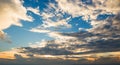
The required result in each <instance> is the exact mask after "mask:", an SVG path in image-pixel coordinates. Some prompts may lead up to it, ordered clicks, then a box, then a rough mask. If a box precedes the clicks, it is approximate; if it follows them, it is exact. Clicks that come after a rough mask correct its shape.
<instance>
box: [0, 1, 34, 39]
mask: <svg viewBox="0 0 120 65" xmlns="http://www.w3.org/2000/svg"><path fill="white" fill-rule="evenodd" d="M0 9H1V10H0V14H1V15H0V30H1V31H2V30H4V29H7V28H8V27H10V26H11V25H17V26H22V24H21V23H20V20H26V21H32V17H30V16H28V15H27V14H26V13H27V10H26V8H25V7H24V6H23V5H22V3H21V1H20V0H9V1H8V0H0ZM1 38H2V37H1Z"/></svg>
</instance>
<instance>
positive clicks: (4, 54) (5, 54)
mask: <svg viewBox="0 0 120 65" xmlns="http://www.w3.org/2000/svg"><path fill="white" fill-rule="evenodd" d="M0 58H2V59H15V57H14V52H0Z"/></svg>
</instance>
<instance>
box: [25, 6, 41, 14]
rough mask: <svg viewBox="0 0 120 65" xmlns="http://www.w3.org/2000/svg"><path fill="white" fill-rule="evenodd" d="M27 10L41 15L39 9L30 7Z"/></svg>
mask: <svg viewBox="0 0 120 65" xmlns="http://www.w3.org/2000/svg"><path fill="white" fill-rule="evenodd" d="M27 10H28V11H31V12H33V13H34V14H37V15H40V10H39V7H37V8H32V7H28V8H27Z"/></svg>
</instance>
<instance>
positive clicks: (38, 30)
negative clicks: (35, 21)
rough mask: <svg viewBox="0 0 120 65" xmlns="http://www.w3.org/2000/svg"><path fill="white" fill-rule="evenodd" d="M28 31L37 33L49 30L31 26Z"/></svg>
mask: <svg viewBox="0 0 120 65" xmlns="http://www.w3.org/2000/svg"><path fill="white" fill-rule="evenodd" d="M30 31H31V32H37V33H48V32H51V31H50V30H44V29H39V28H32V29H31V30H30Z"/></svg>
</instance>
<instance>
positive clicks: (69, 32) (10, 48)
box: [0, 0, 120, 63]
mask: <svg viewBox="0 0 120 65" xmlns="http://www.w3.org/2000/svg"><path fill="white" fill-rule="evenodd" d="M119 4H120V0H9V1H8V0H0V8H1V11H0V14H1V15H0V58H8V59H15V58H17V56H19V57H22V59H26V60H27V59H28V58H30V59H33V58H34V59H36V57H37V58H43V57H42V55H46V56H44V57H45V58H46V57H50V58H51V57H52V58H53V57H54V58H59V57H58V56H60V57H61V58H62V59H67V60H68V59H70V60H75V59H77V60H80V59H81V58H84V59H87V60H84V61H81V62H86V61H95V59H98V60H99V59H100V58H102V57H101V56H103V57H110V58H111V57H113V56H115V58H116V57H117V58H118V55H119V53H120V52H119V51H120V5H119ZM16 50H19V51H16ZM11 52H12V53H13V54H12V53H11ZM2 54H6V55H4V56H2ZM16 54H18V55H16ZM7 55H11V56H7ZM66 55H68V57H66ZM69 55H70V56H69ZM93 55H95V57H93ZM82 56H83V57H82ZM17 59H21V58H17ZM17 59H16V60H17ZM102 59H103V58H102ZM35 62H37V61H35ZM108 63H109V62H108Z"/></svg>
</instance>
